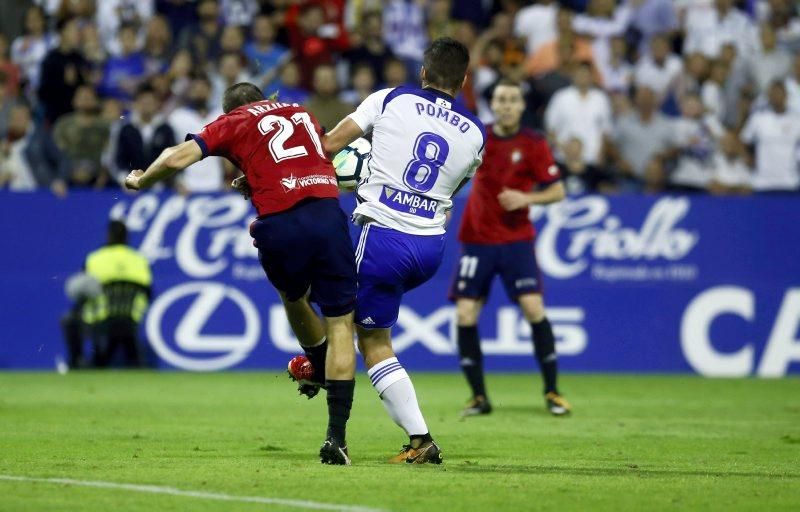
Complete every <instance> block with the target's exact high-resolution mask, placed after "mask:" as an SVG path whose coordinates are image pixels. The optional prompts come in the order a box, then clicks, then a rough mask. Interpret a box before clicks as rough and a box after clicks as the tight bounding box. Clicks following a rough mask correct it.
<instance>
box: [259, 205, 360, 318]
mask: <svg viewBox="0 0 800 512" xmlns="http://www.w3.org/2000/svg"><path fill="white" fill-rule="evenodd" d="M250 236H252V237H253V239H254V240H255V242H254V244H255V246H256V247H258V259H259V261H260V262H261V266H262V267H263V268H264V272H266V273H267V278H268V279H269V280H270V282H271V283H272V284H273V285H274V286H275V288H277V289H278V290H280V291H281V292H283V293H285V294H286V297H287V298H288V299H289V300H290V301H292V302H294V301H296V300H298V299H300V298H301V297H303V295H305V293H306V292H307V291H309V289H310V291H311V296H310V297H309V298H310V300H311V301H312V302H315V303H316V304H317V305H318V306H319V308H320V310H321V311H322V314H323V315H324V316H329V317H333V316H342V315H346V314H347V313H350V312H351V311H353V310H354V309H355V303H356V289H357V284H356V258H355V252H354V251H353V242H352V240H351V239H350V231H349V224H348V219H347V215H345V213H344V212H343V211H342V209H341V208H340V207H339V201H337V200H336V199H315V200H310V201H306V202H304V203H301V204H299V205H297V206H295V207H294V208H292V209H290V210H287V211H285V212H280V213H276V214H274V215H267V216H264V217H261V218H259V219H257V220H256V221H255V222H253V223H252V224H251V225H250Z"/></svg>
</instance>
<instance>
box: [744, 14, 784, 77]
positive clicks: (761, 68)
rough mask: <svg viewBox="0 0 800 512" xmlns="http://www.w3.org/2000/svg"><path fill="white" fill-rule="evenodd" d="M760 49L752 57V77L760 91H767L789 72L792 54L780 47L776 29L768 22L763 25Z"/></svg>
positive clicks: (750, 69)
mask: <svg viewBox="0 0 800 512" xmlns="http://www.w3.org/2000/svg"><path fill="white" fill-rule="evenodd" d="M760 37H761V41H760V43H761V44H760V45H759V51H758V52H757V53H756V54H754V55H753V57H751V58H750V61H749V63H748V64H749V71H750V79H751V80H752V81H753V82H754V83H755V84H756V87H757V90H758V92H765V91H766V90H767V87H769V84H771V83H772V82H774V81H775V80H778V79H781V78H783V77H785V76H787V75H788V74H789V70H790V69H791V68H792V54H791V53H790V52H789V51H787V50H786V49H784V48H780V47H778V39H777V37H775V30H774V29H773V28H772V27H771V26H770V25H768V24H766V23H765V24H763V25H761V30H760Z"/></svg>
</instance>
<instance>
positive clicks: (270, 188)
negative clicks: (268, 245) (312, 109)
mask: <svg viewBox="0 0 800 512" xmlns="http://www.w3.org/2000/svg"><path fill="white" fill-rule="evenodd" d="M321 133H322V132H321V130H320V127H319V123H318V122H317V120H316V119H314V118H313V117H312V116H311V115H310V114H309V113H308V112H306V110H305V109H304V108H303V107H301V106H299V105H297V104H296V103H293V104H288V103H280V102H274V101H269V100H264V101H259V102H256V103H251V104H249V105H245V106H243V107H239V108H237V109H236V110H233V111H231V112H229V113H227V114H224V115H221V116H219V117H218V118H217V119H216V120H215V121H214V122H212V123H210V124H208V125H206V126H205V127H204V128H203V129H202V130H201V131H200V133H198V134H197V135H193V134H190V135H187V136H186V139H187V140H189V139H194V140H195V141H197V143H198V144H199V145H200V148H201V149H202V150H203V158H205V157H207V156H210V155H213V156H221V157H225V158H227V159H228V160H230V161H231V162H233V163H234V164H235V165H236V166H237V167H238V168H239V169H241V170H242V172H243V173H244V175H245V176H247V182H248V183H249V184H250V188H251V190H252V191H253V198H252V201H253V206H255V208H256V211H257V212H258V215H259V216H261V215H265V214H269V213H278V212H282V211H284V210H288V209H289V208H291V207H292V206H294V205H295V204H296V203H297V202H299V201H301V200H303V199H306V198H309V197H318V198H326V197H338V196H339V188H338V186H337V184H336V173H335V172H334V169H333V165H332V164H331V162H330V160H328V157H327V156H326V155H325V152H324V150H323V149H322V141H321V140H320V135H321Z"/></svg>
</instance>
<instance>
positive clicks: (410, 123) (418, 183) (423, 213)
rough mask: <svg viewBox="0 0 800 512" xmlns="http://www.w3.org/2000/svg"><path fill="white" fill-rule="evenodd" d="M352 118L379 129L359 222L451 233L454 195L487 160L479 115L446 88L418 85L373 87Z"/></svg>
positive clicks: (375, 132) (361, 191) (362, 188)
mask: <svg viewBox="0 0 800 512" xmlns="http://www.w3.org/2000/svg"><path fill="white" fill-rule="evenodd" d="M349 117H350V119H352V120H353V121H354V122H355V123H356V124H357V125H358V126H359V127H360V128H361V129H362V130H363V131H364V133H369V132H370V131H372V153H371V157H370V160H369V171H370V172H369V177H367V178H366V179H365V180H363V181H362V182H361V183H360V184H359V185H358V189H357V194H358V201H359V204H358V206H357V207H356V209H355V212H354V213H353V218H354V220H355V222H356V223H357V224H361V223H363V222H364V221H365V219H372V220H374V221H376V222H378V223H379V224H382V225H384V226H386V227H389V228H392V229H396V230H398V231H402V232H404V233H411V234H420V235H435V234H441V233H444V225H445V221H446V211H447V210H448V209H450V208H451V207H452V205H453V201H452V199H451V198H452V196H453V193H454V192H455V190H456V188H457V187H458V185H459V184H460V183H461V181H462V180H463V179H464V178H467V177H472V176H473V175H474V174H475V170H476V169H477V168H478V166H479V165H480V163H481V153H482V151H483V146H484V144H485V143H486V131H485V129H484V127H483V124H482V123H481V122H480V120H478V118H477V117H476V116H475V115H474V114H472V113H471V112H469V111H468V110H466V109H464V108H463V107H461V106H459V105H457V104H456V103H454V102H453V98H452V97H450V96H449V95H447V94H445V93H443V92H440V91H437V90H434V89H418V88H412V87H398V88H396V89H384V90H381V91H378V92H376V93H373V94H372V95H370V96H369V97H368V98H367V99H365V100H364V102H363V103H361V105H359V107H358V109H356V111H355V112H354V113H352V114H350V116H349Z"/></svg>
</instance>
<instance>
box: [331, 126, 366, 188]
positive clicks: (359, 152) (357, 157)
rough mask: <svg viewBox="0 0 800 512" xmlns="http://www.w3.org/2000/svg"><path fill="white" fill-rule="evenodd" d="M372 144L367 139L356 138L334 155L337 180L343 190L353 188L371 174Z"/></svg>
mask: <svg viewBox="0 0 800 512" xmlns="http://www.w3.org/2000/svg"><path fill="white" fill-rule="evenodd" d="M371 150H372V144H370V143H369V141H368V140H367V139H363V138H360V139H356V140H354V141H353V142H351V143H350V145H349V146H347V147H346V148H344V149H343V150H341V151H339V152H338V153H337V154H336V156H334V157H333V167H334V169H336V181H337V182H338V183H339V188H340V189H342V190H353V189H354V188H356V185H358V183H359V182H360V181H361V180H363V179H364V178H366V177H367V176H368V175H369V166H368V165H367V162H368V161H369V152H370V151H371Z"/></svg>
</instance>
